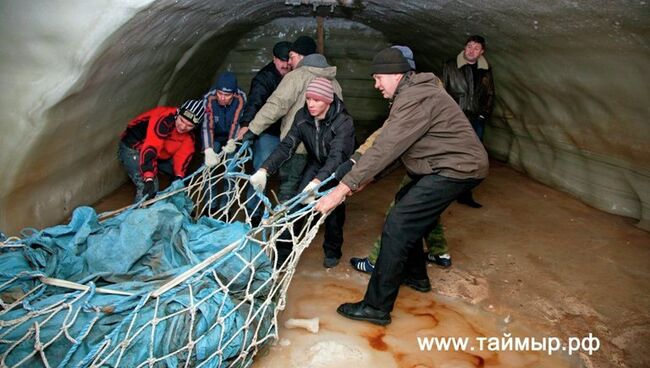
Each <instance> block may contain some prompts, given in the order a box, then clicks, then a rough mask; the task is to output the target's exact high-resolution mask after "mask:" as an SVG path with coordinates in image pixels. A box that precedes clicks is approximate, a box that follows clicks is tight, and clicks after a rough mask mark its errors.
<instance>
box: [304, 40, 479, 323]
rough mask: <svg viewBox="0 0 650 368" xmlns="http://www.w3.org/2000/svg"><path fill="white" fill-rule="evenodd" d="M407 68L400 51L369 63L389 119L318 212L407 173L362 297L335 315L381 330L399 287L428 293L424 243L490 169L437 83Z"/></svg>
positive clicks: (380, 55) (464, 120)
mask: <svg viewBox="0 0 650 368" xmlns="http://www.w3.org/2000/svg"><path fill="white" fill-rule="evenodd" d="M410 69H411V68H410V66H409V64H408V62H407V60H406V58H404V56H403V55H402V53H401V52H400V51H399V50H397V49H394V48H387V49H384V50H382V51H380V52H379V53H378V54H377V55H376V56H375V57H374V59H373V61H372V67H371V74H372V76H373V78H374V79H375V88H376V89H378V90H379V91H380V92H381V93H382V95H383V96H384V98H386V99H389V100H391V101H392V105H391V108H390V113H389V115H388V119H386V121H385V122H384V124H383V126H382V132H381V133H380V134H379V135H378V136H377V138H376V139H375V142H374V144H373V145H372V147H370V148H369V149H368V150H367V151H366V152H365V153H364V154H363V156H361V157H360V158H359V160H358V161H357V163H356V164H355V165H354V166H353V167H352V169H351V170H350V172H349V173H348V174H347V175H345V176H344V177H343V178H342V179H341V182H340V183H339V185H338V186H336V188H334V189H333V190H332V191H331V192H330V193H329V194H328V195H326V196H325V197H323V198H321V199H320V200H319V202H318V203H317V204H316V207H315V208H316V210H318V211H320V212H322V213H328V212H329V211H331V210H332V209H334V208H335V207H336V206H338V205H339V204H341V203H342V202H343V201H344V200H345V198H346V196H349V195H352V194H353V193H354V192H356V191H359V190H360V189H361V188H363V187H364V186H365V185H366V184H368V183H369V182H370V181H372V180H373V178H374V177H375V176H376V175H377V174H378V173H379V172H381V171H382V170H384V169H385V168H386V167H387V166H389V165H390V164H391V163H392V162H394V161H396V160H397V159H400V160H401V162H402V163H403V164H404V166H405V167H406V171H407V174H408V175H409V176H410V177H411V179H412V181H411V182H410V183H408V184H406V185H405V186H404V187H403V188H402V189H400V190H399V191H398V192H397V194H396V195H395V205H394V206H393V208H391V209H390V211H389V213H388V215H387V216H386V221H385V223H384V228H383V231H382V235H381V250H380V251H379V256H378V257H377V262H376V264H375V270H374V272H373V273H372V275H371V276H370V281H369V282H368V288H367V290H366V295H365V297H364V299H363V300H362V301H360V302H357V303H345V304H342V305H340V306H339V308H338V309H337V312H338V313H339V314H341V315H343V316H344V317H347V318H350V319H355V320H361V321H367V322H371V323H375V324H379V325H386V324H389V323H390V322H391V317H390V312H391V311H392V310H393V307H394V305H395V300H396V299H397V294H398V291H399V287H400V285H401V284H405V285H407V286H409V287H412V288H414V289H416V290H418V291H423V292H424V291H428V290H431V284H430V282H429V277H428V275H427V268H426V258H425V256H424V251H423V249H422V238H423V237H424V236H425V235H426V234H427V233H428V232H430V231H431V230H432V229H433V227H434V226H435V224H436V223H437V221H438V219H439V217H440V215H441V214H442V212H443V211H444V210H445V209H446V208H447V207H448V206H449V204H450V203H451V202H452V201H454V200H455V199H456V198H457V196H458V195H460V194H461V193H463V192H464V191H466V190H468V189H471V188H473V187H475V186H476V185H478V183H480V182H481V180H482V179H483V178H485V176H487V171H488V160H487V153H486V152H485V149H484V148H483V145H482V144H481V142H480V141H479V139H478V137H477V136H476V133H474V131H473V130H472V126H471V125H470V123H469V121H468V120H467V117H465V115H464V114H463V112H462V111H461V110H460V108H459V107H458V105H457V104H456V103H455V102H454V100H453V99H452V98H451V97H450V96H449V94H447V92H446V91H445V89H444V88H443V87H442V85H441V83H440V80H439V79H438V78H437V77H436V76H435V75H433V74H432V73H415V72H413V71H411V70H410Z"/></svg>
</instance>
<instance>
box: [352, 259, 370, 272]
mask: <svg viewBox="0 0 650 368" xmlns="http://www.w3.org/2000/svg"><path fill="white" fill-rule="evenodd" d="M350 264H351V265H352V268H354V269H355V270H357V271H360V272H364V273H372V271H374V270H375V265H373V264H372V263H370V260H369V259H368V257H366V258H357V257H352V258H350Z"/></svg>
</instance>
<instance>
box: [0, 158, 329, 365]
mask: <svg viewBox="0 0 650 368" xmlns="http://www.w3.org/2000/svg"><path fill="white" fill-rule="evenodd" d="M219 155H220V156H219V158H220V164H219V165H217V166H216V167H213V168H203V169H202V171H200V172H198V173H196V174H194V175H193V176H191V177H190V178H188V179H186V180H185V187H184V188H181V189H178V190H175V191H170V192H166V193H162V194H161V195H160V196H158V197H156V198H154V199H152V200H149V201H144V202H142V203H140V204H137V205H136V206H135V207H134V206H128V207H125V208H121V209H119V210H116V211H111V212H107V213H104V214H102V215H101V216H100V218H101V219H102V220H105V219H108V218H111V217H114V216H116V215H119V214H121V213H123V212H124V211H129V210H131V209H133V208H145V207H148V206H151V205H153V204H155V203H157V202H159V201H162V200H164V199H165V198H169V197H171V196H173V195H176V194H178V193H181V192H184V193H185V194H186V195H187V196H188V197H189V198H190V199H191V200H192V202H193V204H194V210H193V212H192V217H193V219H195V220H196V219H198V218H199V217H201V216H209V217H211V218H213V219H216V220H220V221H224V222H228V223H232V222H235V221H242V222H244V223H246V224H248V225H251V220H252V217H253V214H254V213H255V211H258V210H266V212H267V213H268V218H267V219H265V221H263V222H262V223H261V224H260V225H259V226H258V227H256V228H252V229H251V231H250V232H248V234H247V235H246V236H245V237H244V238H242V239H238V240H236V241H233V242H232V243H230V244H229V245H227V246H226V247H224V248H222V249H221V250H220V251H218V252H216V253H215V254H212V255H210V256H209V257H207V258H205V259H204V260H203V261H201V262H199V263H197V264H195V265H194V266H192V267H191V268H189V269H187V270H186V271H184V272H183V273H181V274H179V275H177V276H175V277H172V278H171V279H170V280H167V281H166V282H164V283H163V284H162V285H161V286H160V287H158V288H157V289H155V290H154V291H153V292H150V293H146V294H138V293H135V292H129V291H122V290H113V289H111V288H110V287H101V288H99V287H95V286H94V285H84V284H80V283H76V282H71V281H67V280H61V279H56V278H49V277H46V276H40V277H37V278H36V279H37V280H39V282H38V283H36V286H35V287H34V288H33V289H31V290H29V291H27V292H25V293H24V295H22V296H20V297H18V298H16V300H13V301H10V300H4V298H3V300H2V304H0V306H1V307H2V310H1V311H0V352H1V353H0V365H1V366H2V367H10V366H11V367H17V366H20V365H27V366H31V365H41V366H46V367H47V366H57V365H59V364H60V363H59V362H60V360H61V359H63V357H61V356H54V355H52V354H54V350H52V351H50V350H51V349H52V347H53V346H54V345H55V344H59V343H61V342H62V341H65V342H66V343H67V344H69V345H72V346H78V345H79V344H82V343H84V342H85V340H86V339H87V338H88V337H89V336H90V334H91V333H92V329H93V328H95V327H96V326H97V324H98V323H99V322H100V321H101V320H102V318H107V317H110V316H111V314H112V313H114V310H115V308H126V309H120V313H127V316H126V317H124V318H123V319H121V320H120V321H119V323H116V326H115V328H116V330H115V331H117V333H116V334H114V335H113V334H111V333H107V335H106V336H105V338H104V340H103V341H101V342H100V343H99V344H97V345H96V346H95V347H94V350H93V351H94V352H93V353H92V355H91V356H87V357H86V358H85V359H86V363H85V364H84V366H88V367H103V366H107V365H110V366H113V367H127V366H128V367H130V366H135V367H154V366H160V365H166V364H165V361H166V360H167V359H173V360H175V361H176V362H177V363H175V364H178V365H179V366H184V367H203V366H207V365H210V366H214V365H218V366H248V365H249V364H250V363H251V362H252V359H251V358H252V357H253V356H254V355H255V354H256V353H257V352H258V351H259V349H260V348H262V347H263V346H264V345H265V344H266V343H268V342H270V341H272V340H273V339H277V338H278V313H279V312H280V311H281V310H283V309H284V308H285V306H286V293H287V290H288V287H289V283H290V281H291V278H292V277H293V275H294V274H295V270H296V266H297V263H298V260H299V259H300V255H301V254H302V252H303V251H304V250H305V249H306V248H307V247H308V246H309V244H310V243H311V241H312V240H313V239H314V237H315V236H316V233H317V231H318V227H319V226H320V225H321V224H322V223H323V221H324V216H322V215H321V214H319V213H317V212H315V211H313V210H302V211H299V212H298V213H293V211H292V209H291V208H290V207H295V206H294V205H293V204H292V203H298V202H299V201H300V200H295V201H293V202H292V201H289V202H286V203H284V204H283V205H280V206H278V207H277V208H275V209H274V208H269V207H267V206H265V205H264V203H263V202H261V201H260V202H259V203H258V204H257V205H256V206H255V209H254V210H252V209H251V208H248V207H252V205H251V200H253V199H252V198H248V197H247V195H246V194H247V190H248V181H247V180H246V177H245V176H244V175H241V174H242V173H244V167H245V164H246V162H247V161H250V159H251V154H250V150H246V149H240V151H239V152H238V154H237V155H235V156H234V157H233V158H229V157H226V155H225V154H224V153H223V152H222V153H220V154H219ZM231 160H235V161H231ZM230 163H234V164H235V165H234V167H235V170H234V171H235V172H234V175H233V174H231V173H227V172H226V167H227V165H228V164H230ZM220 201H221V203H220ZM267 203H269V202H267ZM298 222H302V223H303V226H302V227H301V228H300V229H298V226H296V225H297V223H298ZM282 234H285V235H282ZM288 241H290V242H292V244H293V251H292V253H291V255H290V256H289V257H288V258H287V259H286V261H285V262H284V263H283V264H280V263H279V260H278V251H277V249H276V245H277V244H278V243H281V242H288ZM244 245H247V246H249V247H250V246H251V245H255V246H258V247H259V252H258V253H257V254H254V255H252V256H251V257H248V256H246V257H245V256H244V255H243V254H241V253H240V252H239V251H238V249H242V247H243V246H244ZM24 246H25V245H24V244H22V243H20V240H19V239H17V238H10V239H7V240H5V241H4V242H2V243H0V250H3V249H4V250H6V251H12V250H11V249H19V248H20V247H24ZM246 249H253V248H246ZM229 255H230V256H231V258H228V259H227V260H225V259H224V257H226V256H229ZM266 259H268V261H270V262H271V264H272V268H271V269H270V270H269V269H263V270H262V271H264V272H270V275H269V277H268V278H264V279H262V278H261V277H260V276H261V274H260V273H259V272H260V270H259V269H258V265H260V264H262V262H263V261H264V262H265V261H266ZM224 262H226V263H224ZM228 262H237V264H241V265H242V266H241V268H240V269H238V270H237V271H236V272H235V275H231V276H229V278H228V279H224V278H223V277H222V276H221V274H220V273H219V272H220V270H219V268H220V267H221V266H223V265H226V264H228ZM215 264H219V265H220V266H219V267H215V266H214V265H215ZM20 281H21V278H20V277H13V278H11V279H9V280H8V281H6V282H4V283H3V284H2V285H0V288H4V287H10V286H12V285H13V284H15V283H18V282H20ZM207 285H211V286H210V288H207V287H206V286H207ZM52 287H55V288H64V289H63V290H64V291H63V292H65V290H66V289H68V290H70V291H68V292H67V294H65V295H66V298H64V299H63V300H61V301H59V302H55V303H52V304H51V305H48V306H41V307H40V308H36V309H34V310H30V311H28V312H27V313H26V314H25V315H24V316H22V317H20V318H7V316H8V313H9V312H10V311H18V310H20V309H21V308H26V307H28V306H29V305H31V304H34V303H35V302H36V301H38V300H40V299H42V297H41V294H44V293H45V294H46V293H49V292H51V291H52V290H59V291H60V289H51V288H52ZM96 293H101V294H104V295H116V296H118V297H123V298H125V299H124V300H125V301H127V302H128V303H130V304H125V305H132V306H130V307H121V306H120V305H121V304H119V303H118V304H116V305H114V306H113V305H95V304H93V302H92V300H94V299H93V298H94V295H96ZM177 298H180V299H177ZM181 300H185V302H182V303H181V302H180V301H181ZM209 310H212V311H216V312H215V315H206V314H205V313H206V311H209ZM147 311H149V312H147ZM149 314H150V315H151V318H149V319H147V320H143V319H142V318H141V317H142V316H144V315H149ZM84 318H85V319H86V320H87V321H88V322H83V321H84ZM57 323H58V325H57V326H59V329H60V330H59V331H58V333H55V334H50V335H49V336H46V335H45V334H44V331H45V330H44V328H45V327H46V326H52V325H53V324H54V325H56V324H57ZM226 323H228V326H231V329H227V328H226ZM236 325H239V327H237V328H235V326H236ZM25 326H32V327H30V328H27V329H26V330H25V332H24V333H23V334H22V335H19V336H15V335H16V334H17V333H18V331H21V330H20V329H23V328H24V327H25ZM83 328H86V329H85V330H83ZM118 328H119V329H118ZM170 328H171V330H168V329H170ZM170 331H173V334H172V335H170V334H169V332H170ZM10 336H12V338H11V339H10V338H9V337H10ZM208 338H209V339H210V340H209V341H208V340H207V339H208ZM160 339H166V340H160ZM158 341H160V342H162V345H164V349H163V347H161V346H160V345H161V344H158V343H157V342H158ZM28 342H32V343H33V346H34V349H33V350H32V351H31V353H26V354H25V355H24V356H20V357H19V358H16V357H17V356H18V355H17V354H18V351H19V350H20V348H21V347H23V346H24V344H25V343H28ZM165 344H167V345H165ZM141 348H144V350H143V352H144V354H143V355H142V359H141V360H137V361H133V360H132V359H133V357H134V356H138V355H134V354H135V353H137V351H140V350H138V349H141ZM235 348H236V349H237V350H236V353H235V355H233V349H235ZM200 349H203V351H202V352H200V351H199V350H200ZM69 353H71V354H72V351H70V352H69ZM199 355H203V357H202V359H199ZM10 358H11V359H10ZM68 364H72V362H68ZM74 364H75V365H76V364H80V362H77V361H75V362H74Z"/></svg>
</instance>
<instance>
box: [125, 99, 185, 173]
mask: <svg viewBox="0 0 650 368" xmlns="http://www.w3.org/2000/svg"><path fill="white" fill-rule="evenodd" d="M177 112H178V109H177V108H175V107H166V106H159V107H156V108H154V109H152V110H149V111H147V112H144V113H142V114H140V115H138V116H137V117H136V118H135V119H133V120H131V121H130V122H129V125H128V126H127V127H126V130H125V131H124V132H123V133H122V136H121V138H122V142H123V143H124V144H126V145H127V146H129V147H131V148H133V149H137V150H138V151H140V174H141V175H142V177H143V178H144V179H147V178H154V177H155V176H156V175H157V174H158V160H169V159H171V160H172V166H173V167H174V175H176V176H179V177H181V178H182V177H184V176H185V173H186V172H187V167H188V165H189V164H190V161H191V160H192V155H193V154H194V132H193V131H190V132H187V133H182V134H181V133H179V132H178V130H176V114H177Z"/></svg>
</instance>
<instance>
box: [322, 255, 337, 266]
mask: <svg viewBox="0 0 650 368" xmlns="http://www.w3.org/2000/svg"><path fill="white" fill-rule="evenodd" d="M339 259H340V258H336V257H325V259H324V260H323V267H325V268H332V267H336V265H338V264H339Z"/></svg>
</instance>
